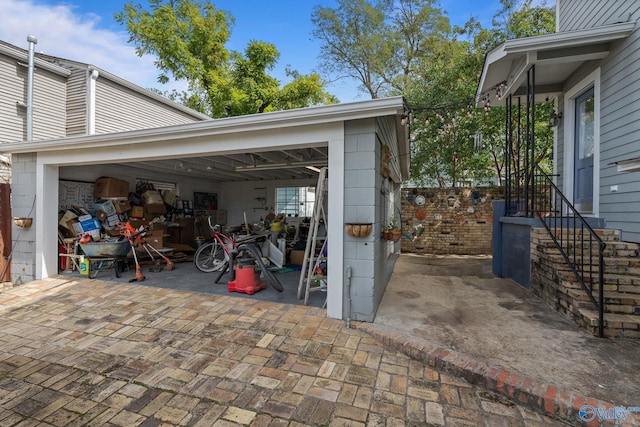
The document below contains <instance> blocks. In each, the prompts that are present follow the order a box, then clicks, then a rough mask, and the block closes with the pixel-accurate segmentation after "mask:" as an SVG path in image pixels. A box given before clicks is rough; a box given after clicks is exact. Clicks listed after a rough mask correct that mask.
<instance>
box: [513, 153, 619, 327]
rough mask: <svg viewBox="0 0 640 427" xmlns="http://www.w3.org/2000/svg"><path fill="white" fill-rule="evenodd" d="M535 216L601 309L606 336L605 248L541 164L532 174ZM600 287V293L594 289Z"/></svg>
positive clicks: (579, 281)
mask: <svg viewBox="0 0 640 427" xmlns="http://www.w3.org/2000/svg"><path fill="white" fill-rule="evenodd" d="M532 189H533V191H532V198H531V199H530V201H531V206H529V207H528V209H526V210H529V209H530V212H532V216H534V217H537V218H540V220H541V222H542V224H543V225H544V227H545V228H546V229H547V231H548V232H549V235H550V236H551V239H552V240H553V241H554V242H555V244H556V247H557V248H558V250H559V251H560V254H561V255H562V257H563V258H564V260H565V262H566V263H567V265H568V266H569V268H570V269H571V271H572V272H573V274H574V275H575V277H576V280H577V281H578V283H580V286H581V287H582V289H583V290H584V291H585V292H586V294H587V296H588V297H589V300H590V301H591V303H592V304H593V305H594V307H595V308H596V309H597V311H598V336H600V337H602V336H604V250H605V248H606V246H607V245H606V243H604V242H603V241H602V239H601V238H600V236H598V234H596V232H595V231H594V230H593V228H591V226H590V225H589V224H588V223H587V221H586V220H585V218H583V217H582V215H580V213H579V212H578V211H577V210H576V208H575V207H574V206H573V204H572V203H571V202H569V200H567V198H566V197H565V196H564V194H562V192H561V191H560V189H559V188H558V187H557V186H556V185H555V184H554V183H553V181H552V179H551V177H549V176H548V175H547V174H546V173H545V172H544V171H543V170H542V169H540V167H539V166H538V165H536V166H535V174H534V175H533V186H532ZM596 291H597V297H596V296H594V293H595V292H596Z"/></svg>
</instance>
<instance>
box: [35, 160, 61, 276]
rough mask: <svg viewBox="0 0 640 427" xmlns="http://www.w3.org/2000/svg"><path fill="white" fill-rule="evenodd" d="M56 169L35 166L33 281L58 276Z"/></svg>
mask: <svg viewBox="0 0 640 427" xmlns="http://www.w3.org/2000/svg"><path fill="white" fill-rule="evenodd" d="M58 172H59V170H58V166H57V165H44V164H42V163H40V162H38V163H37V166H36V196H35V197H36V217H35V223H36V251H35V252H36V259H35V265H36V272H35V273H36V279H44V278H47V277H49V276H52V275H55V274H58V179H59V173H58Z"/></svg>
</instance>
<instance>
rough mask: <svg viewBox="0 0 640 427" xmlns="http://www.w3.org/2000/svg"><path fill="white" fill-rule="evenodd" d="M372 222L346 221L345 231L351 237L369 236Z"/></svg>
mask: <svg viewBox="0 0 640 427" xmlns="http://www.w3.org/2000/svg"><path fill="white" fill-rule="evenodd" d="M371 228H372V224H371V223H370V222H367V223H360V222H357V223H346V224H345V225H344V231H345V232H346V233H347V234H348V235H349V236H351V237H367V236H368V235H369V234H371Z"/></svg>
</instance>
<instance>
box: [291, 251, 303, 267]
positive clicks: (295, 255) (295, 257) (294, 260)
mask: <svg viewBox="0 0 640 427" xmlns="http://www.w3.org/2000/svg"><path fill="white" fill-rule="evenodd" d="M303 261H304V251H301V250H298V249H292V250H291V251H290V252H289V264H294V265H302V262H303Z"/></svg>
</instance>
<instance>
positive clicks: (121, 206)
mask: <svg viewBox="0 0 640 427" xmlns="http://www.w3.org/2000/svg"><path fill="white" fill-rule="evenodd" d="M113 206H114V207H115V208H116V212H117V213H119V214H121V213H125V212H127V211H128V210H130V209H131V203H130V202H129V201H128V200H114V201H113Z"/></svg>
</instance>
